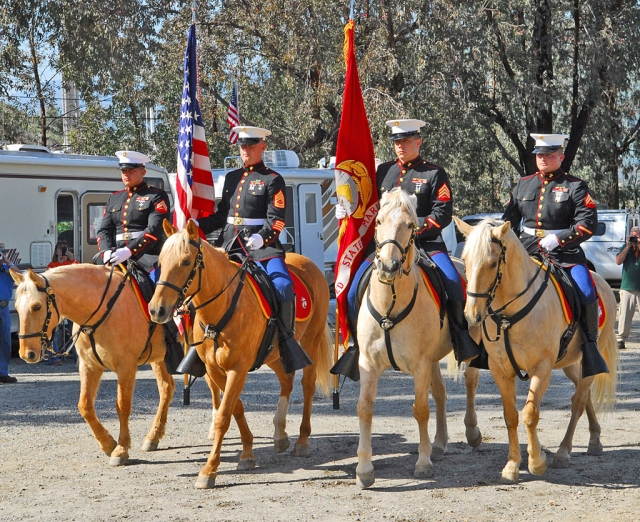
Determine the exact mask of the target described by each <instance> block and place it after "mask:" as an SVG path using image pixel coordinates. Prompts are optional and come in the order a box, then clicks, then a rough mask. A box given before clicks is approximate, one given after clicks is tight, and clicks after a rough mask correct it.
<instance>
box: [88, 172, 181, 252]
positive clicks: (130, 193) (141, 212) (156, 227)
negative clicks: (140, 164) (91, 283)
mask: <svg viewBox="0 0 640 522" xmlns="http://www.w3.org/2000/svg"><path fill="white" fill-rule="evenodd" d="M168 216H169V196H167V193H166V192H165V191H164V190H162V189H160V188H157V187H151V186H149V185H147V184H146V183H145V182H144V181H143V182H142V183H141V184H140V185H138V186H137V187H132V188H130V189H124V190H121V191H119V192H115V193H113V194H112V195H111V196H109V200H108V201H107V206H106V207H105V209H104V216H103V218H102V223H101V224H100V229H99V230H98V247H99V248H100V250H115V249H116V248H122V247H128V248H129V250H131V257H133V258H134V259H136V260H140V258H141V257H142V256H144V255H153V256H157V255H158V254H160V250H161V249H162V245H163V244H164V241H165V235H164V230H163V229H162V222H163V220H164V219H165V218H166V217H168ZM129 234H132V235H129ZM117 236H118V237H120V238H119V239H118V237H117ZM133 236H137V237H133Z"/></svg>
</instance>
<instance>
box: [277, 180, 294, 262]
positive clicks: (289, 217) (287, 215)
mask: <svg viewBox="0 0 640 522" xmlns="http://www.w3.org/2000/svg"><path fill="white" fill-rule="evenodd" d="M285 195H286V202H287V206H286V208H285V209H284V223H285V225H284V230H283V231H282V232H280V242H281V243H282V246H284V250H285V252H297V249H296V244H295V240H296V239H295V238H296V225H295V221H294V219H295V218H294V212H293V206H294V205H293V201H294V200H293V187H292V186H291V185H287V186H286V187H285Z"/></svg>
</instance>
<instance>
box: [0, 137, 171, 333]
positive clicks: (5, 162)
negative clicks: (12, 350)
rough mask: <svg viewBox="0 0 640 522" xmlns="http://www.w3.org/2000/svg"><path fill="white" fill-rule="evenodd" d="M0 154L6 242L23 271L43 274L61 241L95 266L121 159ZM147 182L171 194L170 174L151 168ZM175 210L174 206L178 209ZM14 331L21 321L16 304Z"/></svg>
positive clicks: (31, 149)
mask: <svg viewBox="0 0 640 522" xmlns="http://www.w3.org/2000/svg"><path fill="white" fill-rule="evenodd" d="M7 149H10V150H0V187H1V188H0V243H4V244H5V248H8V249H9V252H8V253H7V256H8V257H9V259H11V261H12V262H13V263H15V264H16V265H18V266H19V267H20V268H27V267H29V268H33V269H34V270H36V271H38V272H41V271H44V270H45V269H46V267H47V265H48V264H49V263H50V262H51V259H52V256H53V249H54V247H55V244H56V242H57V241H58V240H64V241H66V242H67V243H68V244H69V248H70V249H71V250H72V251H73V253H74V256H75V258H76V259H77V260H78V261H80V262H83V263H90V262H91V260H92V258H93V256H94V255H95V254H96V253H97V252H98V243H97V236H96V231H97V229H98V227H99V226H100V222H101V220H102V214H103V211H104V206H105V204H106V202H107V199H108V198H109V196H110V195H111V193H113V192H115V191H118V190H122V189H123V187H124V185H123V184H122V178H121V176H120V169H119V168H118V159H117V158H116V157H115V156H114V157H104V156H86V155H76V154H57V153H52V152H50V151H49V149H48V148H46V147H42V146H38V145H9V146H7ZM146 168H147V174H146V176H145V180H146V181H147V183H149V184H150V185H153V186H156V187H160V188H164V189H167V191H168V189H169V178H168V176H167V172H166V170H165V169H163V168H161V167H157V166H155V165H150V164H148V165H147V167H146ZM172 208H173V206H172ZM11 324H12V331H14V332H15V331H17V328H18V318H17V314H16V313H15V310H14V308H13V303H12V304H11Z"/></svg>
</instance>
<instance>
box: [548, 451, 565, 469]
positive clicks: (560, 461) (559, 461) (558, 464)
mask: <svg viewBox="0 0 640 522" xmlns="http://www.w3.org/2000/svg"><path fill="white" fill-rule="evenodd" d="M551 467H552V468H554V469H567V468H568V467H569V456H568V455H559V454H558V453H556V454H555V455H554V457H553V460H552V461H551Z"/></svg>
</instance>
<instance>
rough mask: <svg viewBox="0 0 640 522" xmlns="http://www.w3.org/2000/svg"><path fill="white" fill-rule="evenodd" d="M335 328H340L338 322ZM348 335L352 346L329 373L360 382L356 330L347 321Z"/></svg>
mask: <svg viewBox="0 0 640 522" xmlns="http://www.w3.org/2000/svg"><path fill="white" fill-rule="evenodd" d="M336 328H340V325H339V324H338V321H336ZM349 335H350V337H351V339H352V340H353V345H352V346H350V347H349V348H348V349H347V351H346V352H344V353H343V354H342V355H341V356H340V359H338V362H336V363H335V364H334V365H333V368H331V370H329V372H330V373H332V374H333V375H344V376H345V377H349V379H351V380H352V381H354V382H358V381H359V380H360V366H359V365H358V359H359V358H360V348H359V347H358V338H357V337H356V329H355V328H354V327H353V325H352V324H351V321H349Z"/></svg>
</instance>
